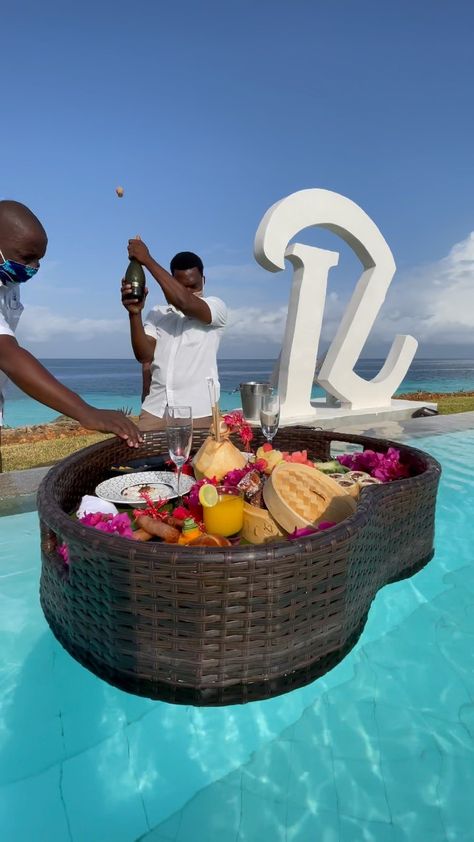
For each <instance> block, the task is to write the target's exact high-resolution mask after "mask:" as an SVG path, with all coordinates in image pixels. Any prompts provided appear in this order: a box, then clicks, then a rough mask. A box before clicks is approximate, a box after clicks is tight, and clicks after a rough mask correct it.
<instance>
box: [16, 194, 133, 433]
mask: <svg viewBox="0 0 474 842" xmlns="http://www.w3.org/2000/svg"><path fill="white" fill-rule="evenodd" d="M47 245H48V238H47V236H46V231H45V230H44V228H43V226H42V224H41V222H40V221H39V219H37V217H36V216H35V215H34V213H33V212H32V211H31V210H30V209H29V208H27V207H26V206H25V205H22V204H20V202H13V201H0V428H1V424H2V420H3V390H4V388H5V385H6V382H7V380H8V378H10V380H12V381H13V382H14V383H15V384H16V385H17V386H18V387H19V388H20V389H22V390H23V392H26V394H27V395H29V396H30V397H32V398H34V399H35V400H37V401H39V402H40V403H43V404H45V405H46V406H49V407H51V409H55V410H56V411H57V412H60V413H62V414H63V415H67V416H68V417H69V418H75V419H76V421H79V423H80V424H81V425H82V426H83V427H86V428H87V429H89V430H99V431H100V432H103V433H115V435H117V436H119V437H120V438H122V439H125V440H126V441H127V444H129V445H130V446H132V447H138V444H139V442H140V441H141V436H140V433H139V431H138V430H137V428H136V427H135V425H134V424H133V423H132V422H131V421H130V419H129V418H127V417H126V415H124V414H123V413H122V412H115V411H114V410H110V409H96V408H95V407H94V406H90V405H89V404H87V403H85V401H83V400H82V398H80V397H79V395H76V393H75V392H71V391H70V389H67V388H66V387H65V386H63V385H62V383H60V382H59V381H58V380H56V378H55V377H53V375H52V374H50V372H49V371H48V370H47V369H46V368H44V366H42V365H41V363H40V362H38V360H37V359H36V358H35V357H33V356H32V355H31V354H30V353H29V352H28V351H25V349H24V348H22V347H21V346H20V345H19V344H18V342H17V341H16V339H15V329H16V327H17V324H18V321H19V319H20V316H21V313H22V311H23V306H22V304H21V303H20V287H21V284H23V283H25V282H26V281H29V280H30V279H31V278H32V277H33V276H34V275H36V272H37V271H38V269H39V265H40V263H39V262H40V260H41V258H42V257H44V255H45V252H46V247H47Z"/></svg>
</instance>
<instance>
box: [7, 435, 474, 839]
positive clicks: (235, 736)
mask: <svg viewBox="0 0 474 842" xmlns="http://www.w3.org/2000/svg"><path fill="white" fill-rule="evenodd" d="M415 445H416V446H417V447H421V448H422V449H424V450H427V451H429V452H431V453H432V454H433V455H434V456H435V457H436V458H437V459H439V460H440V462H441V463H442V466H443V476H442V481H441V487H440V493H439V498H438V510H437V535H436V555H435V558H434V559H433V561H431V562H430V564H428V565H427V566H426V567H425V568H424V569H423V570H421V571H420V572H419V573H418V574H417V575H416V576H413V577H412V578H411V579H407V580H404V581H402V582H398V583H396V584H392V585H388V586H387V587H385V588H383V589H382V590H381V591H380V592H379V593H378V594H377V596H376V598H375V600H374V602H373V604H372V607H371V609H370V613H369V618H368V621H367V625H366V627H365V629H364V632H363V634H362V636H361V638H360V640H359V642H358V644H357V646H356V647H355V648H354V649H353V650H352V652H351V653H350V654H349V655H348V656H347V657H346V658H345V659H344V661H342V662H341V663H340V664H339V665H338V666H337V667H336V668H335V669H333V670H332V671H331V672H329V673H327V675H325V676H323V677H322V678H321V679H319V680H318V681H315V682H313V683H312V684H310V685H308V686H307V687H304V688H301V689H299V690H295V691H293V692H292V693H288V694H286V695H284V696H280V697H277V698H275V699H271V700H268V701H265V702H255V703H252V704H248V705H244V706H235V707H224V708H217V709H213V708H193V707H191V706H189V707H180V706H174V705H171V704H164V703H161V702H152V701H150V700H148V699H142V698H139V697H136V696H132V695H128V694H126V693H122V692H120V691H119V690H116V689H114V688H113V687H110V686H109V685H107V684H106V683H104V682H103V681H100V680H99V679H98V678H96V677H95V676H94V675H92V674H91V673H90V672H88V671H87V670H86V669H84V668H83V667H81V666H80V665H79V664H78V663H77V662H76V661H75V660H73V658H71V657H70V656H69V655H68V654H67V653H66V652H65V651H64V650H63V649H62V648H61V646H60V645H59V644H58V643H57V642H56V640H55V639H54V637H53V635H52V634H51V632H50V630H49V628H48V626H47V624H46V622H45V619H44V617H43V615H42V612H41V608H40V605H39V600H38V578H39V571H40V550H39V534H38V522H37V516H36V513H35V512H26V513H22V514H15V515H9V516H6V517H0V544H1V546H2V553H1V558H0V686H1V688H2V692H1V695H0V828H1V834H0V835H1V839H2V842H85V840H87V842H227V840H229V842H230V840H232V842H263V840H265V842H266V840H268V842H472V840H473V838H474V835H473V824H472V797H471V796H470V795H469V793H472V791H473V787H474V763H473V756H474V755H473V751H474V654H473V653H474V565H473V561H472V549H471V548H472V545H473V542H474V520H473V518H472V497H473V494H474V474H473V471H472V467H473V466H474V430H472V431H468V432H464V433H455V434H450V435H443V436H437V437H433V438H431V439H430V438H426V439H417V440H416V442H415Z"/></svg>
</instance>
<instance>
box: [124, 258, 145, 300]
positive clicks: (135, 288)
mask: <svg viewBox="0 0 474 842" xmlns="http://www.w3.org/2000/svg"><path fill="white" fill-rule="evenodd" d="M125 280H126V282H127V284H130V286H131V287H132V291H131V292H129V293H128V295H124V296H123V301H141V300H142V299H143V296H144V294H145V272H144V271H143V266H142V265H141V263H139V262H138V260H135V259H134V258H133V257H132V259H131V261H130V263H129V264H128V267H127V271H126V272H125Z"/></svg>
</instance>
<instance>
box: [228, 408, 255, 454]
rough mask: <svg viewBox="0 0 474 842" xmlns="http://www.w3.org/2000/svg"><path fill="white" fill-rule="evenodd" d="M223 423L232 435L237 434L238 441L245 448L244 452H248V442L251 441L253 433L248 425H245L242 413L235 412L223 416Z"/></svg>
mask: <svg viewBox="0 0 474 842" xmlns="http://www.w3.org/2000/svg"><path fill="white" fill-rule="evenodd" d="M224 421H225V423H226V424H227V426H228V427H229V429H230V430H231V431H232V432H233V433H234V432H235V433H238V435H239V438H240V441H241V442H242V444H243V445H244V447H245V450H247V451H249V450H250V442H251V441H252V439H253V431H252V428H251V427H250V425H249V424H247V422H246V420H245V418H244V415H243V412H241V411H240V410H238V409H237V410H235V411H234V412H228V413H227V415H224Z"/></svg>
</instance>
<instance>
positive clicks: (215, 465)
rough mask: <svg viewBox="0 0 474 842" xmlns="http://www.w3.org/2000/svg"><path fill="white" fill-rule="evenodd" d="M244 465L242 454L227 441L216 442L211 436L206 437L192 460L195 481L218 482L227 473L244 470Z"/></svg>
mask: <svg viewBox="0 0 474 842" xmlns="http://www.w3.org/2000/svg"><path fill="white" fill-rule="evenodd" d="M246 464H247V459H246V458H245V456H244V454H243V453H241V452H240V450H237V448H236V447H235V446H234V445H233V444H232V442H231V441H229V439H222V440H221V441H216V439H215V438H214V437H213V436H208V437H207V439H206V440H205V441H204V442H203V444H202V445H201V447H200V448H199V450H198V452H197V453H196V455H195V457H194V459H193V468H194V473H195V475H196V479H203V478H204V477H207V479H213V477H215V478H216V479H217V481H218V482H220V480H221V479H222V478H223V477H225V475H226V474H228V473H229V471H233V470H235V469H236V468H245V466H246Z"/></svg>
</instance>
